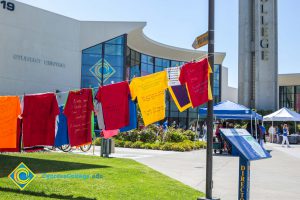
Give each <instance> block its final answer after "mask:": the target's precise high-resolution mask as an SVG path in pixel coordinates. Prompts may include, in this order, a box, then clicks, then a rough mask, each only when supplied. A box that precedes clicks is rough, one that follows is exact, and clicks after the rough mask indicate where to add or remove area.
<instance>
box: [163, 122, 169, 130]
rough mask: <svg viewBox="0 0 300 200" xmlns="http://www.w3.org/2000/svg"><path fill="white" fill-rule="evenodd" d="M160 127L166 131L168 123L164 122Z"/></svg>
mask: <svg viewBox="0 0 300 200" xmlns="http://www.w3.org/2000/svg"><path fill="white" fill-rule="evenodd" d="M162 126H163V130H164V131H166V130H167V129H168V121H165V122H164V123H163V125H162Z"/></svg>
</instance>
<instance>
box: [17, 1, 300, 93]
mask: <svg viewBox="0 0 300 200" xmlns="http://www.w3.org/2000/svg"><path fill="white" fill-rule="evenodd" d="M18 1H19V2H23V3H26V4H29V5H33V6H35V7H39V8H42V9H45V10H49V11H51V12H55V13H58V14H61V15H64V16H67V17H71V18H75V19H78V20H87V21H145V22H147V26H146V27H145V29H144V33H145V35H147V36H148V37H149V38H151V39H153V40H155V41H157V42H160V43H163V44H167V45H171V46H176V47H182V48H187V49H192V46H191V45H192V43H193V41H194V39H195V37H197V36H198V35H201V34H202V33H204V32H206V31H207V24H208V12H207V10H208V0H126V1H125V0H18ZM238 2H239V0H215V51H217V52H225V53H226V57H225V60H224V62H223V65H224V66H226V67H228V68H229V85H230V86H234V87H237V86H238V12H239V11H238ZM299 7H300V1H299V0H278V68H279V73H281V74H283V73H284V74H285V73H300V64H298V63H297V61H294V60H293V59H296V58H298V56H299V55H298V50H297V49H298V48H299V46H300V39H299V38H300V37H299V36H300V12H299ZM297 47H298V48H297ZM199 50H205V51H206V50H207V46H206V47H202V48H200V49H199Z"/></svg>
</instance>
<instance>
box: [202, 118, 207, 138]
mask: <svg viewBox="0 0 300 200" xmlns="http://www.w3.org/2000/svg"><path fill="white" fill-rule="evenodd" d="M202 131H203V136H202V140H205V141H206V134H207V125H206V122H204V124H203V126H202Z"/></svg>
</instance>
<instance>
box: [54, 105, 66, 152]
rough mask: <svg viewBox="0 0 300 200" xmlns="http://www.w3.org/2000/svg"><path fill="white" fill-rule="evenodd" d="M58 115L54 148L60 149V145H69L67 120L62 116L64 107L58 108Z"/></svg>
mask: <svg viewBox="0 0 300 200" xmlns="http://www.w3.org/2000/svg"><path fill="white" fill-rule="evenodd" d="M59 110H60V113H59V115H58V120H57V132H56V135H55V146H56V147H60V146H62V145H66V144H69V136H68V124H67V118H66V116H65V115H64V113H63V111H64V107H63V106H60V107H59Z"/></svg>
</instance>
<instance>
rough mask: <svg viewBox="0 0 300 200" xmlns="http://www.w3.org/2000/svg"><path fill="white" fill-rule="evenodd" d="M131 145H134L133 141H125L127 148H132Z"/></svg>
mask: <svg viewBox="0 0 300 200" xmlns="http://www.w3.org/2000/svg"><path fill="white" fill-rule="evenodd" d="M131 146H132V142H131V141H125V143H124V147H125V148H131Z"/></svg>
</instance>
